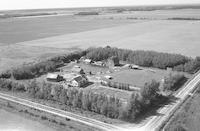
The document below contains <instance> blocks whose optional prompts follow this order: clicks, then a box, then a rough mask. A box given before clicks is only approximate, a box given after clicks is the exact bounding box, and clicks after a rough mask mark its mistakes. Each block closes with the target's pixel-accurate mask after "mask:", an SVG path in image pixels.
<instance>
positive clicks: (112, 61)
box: [107, 56, 119, 67]
mask: <svg viewBox="0 0 200 131" xmlns="http://www.w3.org/2000/svg"><path fill="white" fill-rule="evenodd" d="M118 65H119V58H118V57H116V56H113V57H110V58H109V59H108V61H107V66H109V67H114V66H118Z"/></svg>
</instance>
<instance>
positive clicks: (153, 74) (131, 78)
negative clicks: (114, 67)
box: [109, 69, 170, 87]
mask: <svg viewBox="0 0 200 131" xmlns="http://www.w3.org/2000/svg"><path fill="white" fill-rule="evenodd" d="M153 70H154V71H150V70H148V69H145V70H122V71H119V72H114V73H111V74H109V75H111V76H112V77H113V80H112V81H115V82H120V83H128V84H131V85H133V86H136V87H143V86H144V84H145V83H146V82H151V81H152V80H156V81H161V80H162V79H163V78H164V77H165V76H168V75H169V73H170V72H168V71H166V70H158V69H153Z"/></svg>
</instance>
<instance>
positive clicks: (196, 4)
mask: <svg viewBox="0 0 200 131" xmlns="http://www.w3.org/2000/svg"><path fill="white" fill-rule="evenodd" d="M148 6H149V7H151V6H200V2H199V3H184V4H180V3H174V4H138V5H114V6H77V7H55V8H54V7H47V8H46V7H44V8H21V9H2V10H1V9H0V11H23V10H48V9H49V10H51V9H52V10H53V9H80V8H81V9H85V8H111V7H148Z"/></svg>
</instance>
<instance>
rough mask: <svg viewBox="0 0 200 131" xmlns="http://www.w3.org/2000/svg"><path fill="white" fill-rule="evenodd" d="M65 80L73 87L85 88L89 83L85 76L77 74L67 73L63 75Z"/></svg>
mask: <svg viewBox="0 0 200 131" xmlns="http://www.w3.org/2000/svg"><path fill="white" fill-rule="evenodd" d="M63 79H64V80H65V81H66V83H67V84H68V85H70V86H73V87H81V86H85V85H86V84H87V83H88V79H87V78H86V77H85V76H81V75H79V74H76V73H66V74H64V75H63Z"/></svg>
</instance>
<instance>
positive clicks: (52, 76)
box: [46, 73, 63, 82]
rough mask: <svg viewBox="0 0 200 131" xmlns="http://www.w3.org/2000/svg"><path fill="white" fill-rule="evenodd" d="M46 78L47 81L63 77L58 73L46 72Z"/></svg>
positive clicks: (55, 80) (54, 80)
mask: <svg viewBox="0 0 200 131" xmlns="http://www.w3.org/2000/svg"><path fill="white" fill-rule="evenodd" d="M46 79H47V81H52V82H60V81H62V80H63V77H62V76H60V75H58V74H53V73H48V74H47V77H46Z"/></svg>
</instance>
